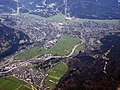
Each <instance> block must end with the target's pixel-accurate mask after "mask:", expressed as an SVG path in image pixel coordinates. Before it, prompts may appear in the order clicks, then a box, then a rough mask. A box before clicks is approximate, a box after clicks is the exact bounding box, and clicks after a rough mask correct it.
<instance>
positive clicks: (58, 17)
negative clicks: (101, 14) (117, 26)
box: [21, 14, 120, 24]
mask: <svg viewBox="0 0 120 90" xmlns="http://www.w3.org/2000/svg"><path fill="white" fill-rule="evenodd" d="M21 15H25V16H29V17H34V18H36V19H44V20H48V21H55V22H62V23H71V24H72V23H74V22H79V21H80V22H84V21H95V22H99V23H104V22H105V23H117V22H120V20H115V19H112V20H100V19H82V18H72V19H71V20H66V19H65V17H64V16H62V15H60V14H58V15H54V16H51V17H48V18H44V17H41V16H38V15H32V14H21Z"/></svg>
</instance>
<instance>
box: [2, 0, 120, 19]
mask: <svg viewBox="0 0 120 90" xmlns="http://www.w3.org/2000/svg"><path fill="white" fill-rule="evenodd" d="M0 13H29V14H34V15H40V16H43V17H50V16H53V15H56V14H58V13H62V14H64V15H66V16H70V17H77V18H92V19H94V18H95V19H120V17H119V16H120V1H119V0H109V1H108V0H1V1H0Z"/></svg>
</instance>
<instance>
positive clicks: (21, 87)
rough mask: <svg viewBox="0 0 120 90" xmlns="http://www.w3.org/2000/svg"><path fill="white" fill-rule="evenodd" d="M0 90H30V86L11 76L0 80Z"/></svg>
mask: <svg viewBox="0 0 120 90" xmlns="http://www.w3.org/2000/svg"><path fill="white" fill-rule="evenodd" d="M0 90H32V89H31V87H30V85H29V84H27V83H25V82H23V81H21V80H18V79H17V78H14V77H12V76H9V77H3V78H0Z"/></svg>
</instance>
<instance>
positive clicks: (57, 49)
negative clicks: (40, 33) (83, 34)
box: [16, 35, 81, 60]
mask: <svg viewBox="0 0 120 90" xmlns="http://www.w3.org/2000/svg"><path fill="white" fill-rule="evenodd" d="M80 42H81V41H80V39H79V38H74V37H71V36H67V35H65V36H62V37H61V38H60V39H59V40H58V42H57V43H56V44H55V45H54V46H53V47H51V48H50V49H45V48H40V47H34V48H31V49H29V50H27V51H25V52H23V53H21V54H19V55H17V56H16V58H17V59H20V60H24V59H29V58H32V57H34V56H37V55H44V54H52V55H68V54H69V53H70V52H71V50H72V49H73V47H74V46H75V45H76V44H78V43H80Z"/></svg>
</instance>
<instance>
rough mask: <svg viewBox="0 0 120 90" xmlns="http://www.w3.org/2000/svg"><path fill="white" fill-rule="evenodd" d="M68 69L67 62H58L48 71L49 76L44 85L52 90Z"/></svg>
mask: <svg viewBox="0 0 120 90" xmlns="http://www.w3.org/2000/svg"><path fill="white" fill-rule="evenodd" d="M66 71H67V66H66V65H65V63H63V62H60V63H58V64H56V65H55V66H54V67H53V68H51V69H50V70H49V71H48V76H47V77H46V79H45V81H44V85H45V86H46V87H48V88H49V89H50V90H52V89H53V88H54V87H55V85H56V84H57V83H58V81H59V80H60V78H61V77H62V76H63V75H64V74H65V72H66Z"/></svg>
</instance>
